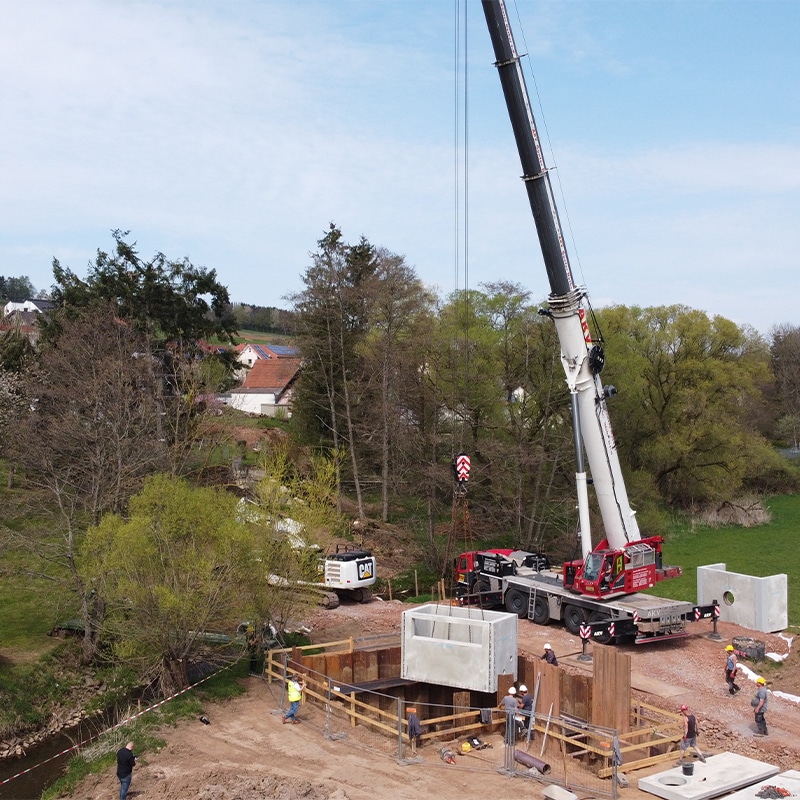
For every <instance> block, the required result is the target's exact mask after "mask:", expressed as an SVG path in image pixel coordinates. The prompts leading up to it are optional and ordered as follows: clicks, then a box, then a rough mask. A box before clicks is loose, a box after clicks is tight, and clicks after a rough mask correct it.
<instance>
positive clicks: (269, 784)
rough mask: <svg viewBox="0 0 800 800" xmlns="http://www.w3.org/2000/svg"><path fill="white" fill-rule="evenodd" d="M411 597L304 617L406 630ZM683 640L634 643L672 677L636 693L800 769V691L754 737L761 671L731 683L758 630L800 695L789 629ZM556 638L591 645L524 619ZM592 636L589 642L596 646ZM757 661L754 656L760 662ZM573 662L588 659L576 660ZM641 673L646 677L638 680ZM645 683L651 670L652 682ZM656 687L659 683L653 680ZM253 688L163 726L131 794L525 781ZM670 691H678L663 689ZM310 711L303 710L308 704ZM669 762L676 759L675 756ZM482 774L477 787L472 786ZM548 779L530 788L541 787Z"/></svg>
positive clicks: (323, 793) (101, 779)
mask: <svg viewBox="0 0 800 800" xmlns="http://www.w3.org/2000/svg"><path fill="white" fill-rule="evenodd" d="M407 608H408V606H407V605H402V604H400V603H398V602H383V601H380V600H373V602H372V603H370V604H368V605H355V604H343V605H341V606H340V607H339V608H337V609H334V610H331V611H324V610H322V609H320V610H319V611H317V612H314V613H313V614H312V615H311V616H310V617H309V619H308V620H307V621H306V622H307V623H308V624H309V625H310V626H311V627H312V634H311V636H312V640H313V641H314V642H324V641H334V640H337V639H341V638H346V637H349V636H354V637H356V638H357V637H362V636H374V635H377V634H382V633H386V632H390V631H398V632H399V624H400V615H401V613H402V611H403V610H405V609H407ZM692 631H693V632H692V635H691V636H690V637H689V638H688V639H687V640H685V641H682V642H672V643H663V644H658V645H650V646H645V647H642V646H640V647H638V648H637V647H635V646H633V645H631V646H630V647H626V648H625V651H626V652H629V653H630V654H631V658H632V672H633V674H634V676H637V675H638V676H645V677H647V676H649V677H650V678H655V679H657V680H658V681H659V682H660V681H663V682H666V683H667V684H670V690H669V691H662V692H661V694H658V693H653V691H651V692H648V693H642V692H641V691H639V690H635V691H634V694H635V695H638V696H641V698H642V699H644V700H646V701H647V702H648V703H651V704H653V705H656V706H659V707H662V708H665V709H669V710H674V711H677V710H678V709H679V708H680V705H681V704H682V703H686V704H687V705H689V706H690V707H691V708H692V709H693V710H694V712H695V713H696V715H697V717H698V722H699V725H700V731H701V735H700V739H699V742H698V743H699V745H700V747H701V748H702V749H703V750H704V751H705V752H706V753H710V754H713V753H719V752H724V751H731V752H735V753H739V754H741V755H745V756H748V757H750V758H756V759H759V760H762V761H766V762H768V763H771V764H775V765H777V766H780V767H781V768H782V769H795V768H797V765H798V764H799V763H800V739H798V737H797V733H796V726H797V720H798V705H799V704H798V702H796V701H793V700H790V699H784V698H782V697H780V696H778V695H776V694H773V695H772V696H771V697H770V700H769V711H768V713H767V722H768V725H769V731H770V735H769V737H767V738H759V737H755V736H754V735H753V734H754V732H755V727H754V725H753V714H752V711H751V708H750V704H749V700H750V698H751V697H752V695H753V694H754V692H755V684H754V682H753V681H754V677H755V676H753V680H749V679H747V678H742V679H741V680H740V681H739V683H740V684H741V685H742V687H743V689H742V691H741V693H740V694H739V695H737V696H735V697H732V696H730V695H729V694H728V691H727V687H726V685H725V681H724V674H723V667H724V647H725V645H726V644H727V643H730V641H731V640H732V638H733V637H734V636H752V637H753V638H756V639H759V640H762V641H764V642H765V643H766V649H767V652H775V653H780V654H785V653H789V654H790V655H789V658H788V659H787V660H786V661H785V662H784V663H783V664H782V665H781V666H780V667H774V666H770V667H769V668H767V667H764V666H763V665H762V668H763V669H765V670H766V672H765V675H766V677H767V679H768V680H769V684H768V685H769V688H770V689H772V691H773V692H776V691H781V692H785V693H787V694H789V695H793V696H794V697H798V696H800V657H798V654H797V651H796V649H794V650H790V643H789V642H788V641H787V640H786V639H783V638H781V637H778V636H770V635H765V634H761V633H758V632H754V631H748V630H745V629H743V628H739V627H738V626H735V625H731V624H725V623H720V624H719V625H718V632H719V634H720V635H721V636H722V637H723V639H722V641H714V640H711V639H709V638H708V634H709V633H711V631H712V627H711V623H706V622H700V623H695V624H694V626H692ZM545 642H550V643H551V644H552V646H553V649H554V650H555V651H556V653H557V654H558V655H559V656H560V657H564V656H567V655H568V654H577V653H580V651H581V644H580V640H579V639H578V638H577V637H574V636H572V635H571V634H569V633H568V632H567V631H566V630H564V629H562V628H558V627H552V626H550V627H539V626H536V625H534V624H533V623H529V622H527V621H525V620H521V621H520V624H519V649H520V650H523V651H527V652H529V653H533V654H540V653H541V652H542V651H543V645H544V643H545ZM590 647H591V645H590ZM751 666H752V667H753V668H756V665H755V664H752V665H751ZM563 668H564V669H568V670H573V669H574V670H578V669H581V668H582V667H579V666H575V665H573V664H566V665H564V666H563ZM633 683H634V685H635V684H636V683H637V680H636V677H634V680H633ZM643 683H646V681H643ZM655 685H656V687H657V686H659V685H661V684H660V683H656V684H655ZM247 689H248V691H247V693H246V694H244V695H243V696H242V697H239V698H236V699H234V700H232V701H229V702H227V703H224V704H219V705H213V706H211V707H209V708H208V709H206V712H205V713H206V716H207V717H208V718H209V720H210V722H211V724H210V725H203V724H201V723H200V722H199V721H187V722H183V723H181V724H180V725H178V726H177V727H176V728H168V729H166V730H164V731H162V734H161V735H162V738H164V739H165V740H166V741H167V745H166V747H164V748H163V749H162V750H161V751H160V752H158V753H144V754H142V758H141V760H140V763H139V765H138V766H137V767H136V768H135V770H134V777H133V783H132V786H131V791H130V793H129V797H134V798H142V799H144V798H163V800H167V798H169V800H182V799H183V798H189V797H192V798H201V799H202V800H255V799H256V798H277V799H278V800H294V799H295V798H305V800H373V799H374V797H375V796H376V795H378V796H380V797H381V798H383V800H407V798H412V797H435V798H437V800H464V798H465V797H470V796H476V795H478V794H480V796H486V797H495V798H501V797H510V796H512V794H517V793H518V792H519V788H518V787H516V786H514V788H513V789H512V784H511V783H510V781H512V780H517V779H514V778H510V777H508V776H506V775H504V774H502V773H501V772H487V771H486V770H485V767H484V769H483V770H481V771H475V770H473V769H472V768H471V767H470V764H469V757H464V758H460V759H459V760H458V762H457V764H456V765H447V764H445V763H444V762H442V761H441V759H440V758H439V756H438V751H437V750H436V748H435V747H431V748H430V749H428V748H423V749H422V750H421V751H420V752H419V755H420V756H421V757H422V758H423V760H424V762H425V764H424V768H420V766H418V765H415V764H411V765H401V764H399V763H398V761H397V755H396V753H395V754H394V756H392V755H390V754H388V753H387V754H386V755H385V756H384V755H382V754H376V753H375V752H370V751H367V750H362V749H359V748H357V747H353V746H348V745H345V744H343V743H341V742H336V741H329V740H327V739H326V738H325V737H324V736H323V735H321V733H320V730H319V729H316V728H315V727H314V726H312V725H310V724H309V725H305V726H304V725H303V724H302V723H301V724H300V725H290V726H284V725H282V723H281V716H280V715H279V713H278V711H277V702H276V695H274V694H273V689H271V688H270V686H268V685H267V684H266V683H264V682H263V681H262V680H260V679H259V678H249V679H247ZM664 695H668V696H664ZM301 716H302V711H301ZM668 766H672V762H669V764H668ZM664 768H665V766H664V765H662V766H659V767H656V768H650V769H649V770H642V771H639V772H631V773H628V779H629V781H630V787H629V788H625V789H620V790H619V796H620V798H623V800H626V799H627V798H630V800H634V798H636V800H640V798H648V800H652V797H653V796H652V795H649V794H645V793H643V792H640V791H639V790H638V789H637V788H636V781H637V779H638V778H640V777H643V776H645V775H649V774H652V773H653V772H659V771H661V770H663V769H664ZM476 781H479V782H480V790H479V792H477V791H475V790H474V786H475V783H476ZM538 786H539V784H536V783H532V784H528V786H527V787H526V794H527V793H534V792H535V793H536V794H537V795H539V794H540V792H538V791H536V787H538ZM117 791H118V782H117V780H116V778H115V776H114V775H113V774H108V775H103V776H93V777H91V778H89V779H87V780H86V781H85V782H84V783H83V784H82V785H81V786H80V788H79V790H78V791H77V792H76V794H75V795H74V796H75V797H76V798H79V800H101V798H102V800H107V798H111V797H115V796H116V794H117Z"/></svg>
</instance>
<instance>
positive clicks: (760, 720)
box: [750, 677, 767, 736]
mask: <svg viewBox="0 0 800 800" xmlns="http://www.w3.org/2000/svg"><path fill="white" fill-rule="evenodd" d="M756 685H757V687H758V688H757V689H756V696H755V697H754V698H753V699H752V700H751V701H750V704H751V705H752V706H753V711H754V712H755V715H756V727H757V728H758V733H757V734H756V736H766V735H767V720H766V717H765V716H764V715H765V714H766V713H767V682H766V681H765V680H764V679H763V678H761V677H759V678H758V680H756Z"/></svg>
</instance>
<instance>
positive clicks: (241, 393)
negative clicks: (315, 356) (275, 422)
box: [228, 358, 300, 417]
mask: <svg viewBox="0 0 800 800" xmlns="http://www.w3.org/2000/svg"><path fill="white" fill-rule="evenodd" d="M299 374H300V359H299V358H270V359H263V358H260V359H257V360H256V361H255V362H254V364H253V366H252V367H251V369H250V370H249V371H248V373H247V377H246V378H245V379H244V383H243V384H242V385H241V386H240V387H239V388H238V389H232V390H231V392H230V400H229V401H228V404H229V405H230V407H231V408H236V409H238V410H239V411H246V412H247V413H249V414H259V415H262V416H270V417H276V416H278V415H280V414H285V415H286V416H287V417H289V416H291V401H292V394H293V392H294V385H295V383H296V381H297V378H298V376H299Z"/></svg>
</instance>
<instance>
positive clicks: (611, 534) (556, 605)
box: [456, 0, 715, 642]
mask: <svg viewBox="0 0 800 800" xmlns="http://www.w3.org/2000/svg"><path fill="white" fill-rule="evenodd" d="M482 5H483V10H484V15H485V17H486V23H487V26H488V28H489V35H490V37H491V40H492V45H493V48H494V53H495V58H496V62H495V66H496V67H497V70H498V74H499V76H500V83H501V86H502V89H503V94H504V96H505V100H506V105H507V107H508V113H509V117H510V119H511V127H512V129H513V132H514V138H515V140H516V143H517V149H518V151H519V157H520V161H521V164H522V170H523V175H522V180H523V181H524V183H525V188H526V190H527V193H528V200H529V202H530V207H531V211H532V212H533V219H534V222H535V224H536V231H537V234H538V237H539V244H540V247H541V250H542V256H543V259H544V263H545V269H546V271H547V277H548V279H549V282H550V295H549V297H548V308H547V310H545V311H543V312H542V313H543V314H546V315H547V316H548V317H549V318H551V319H552V320H553V322H554V324H555V326H556V333H557V335H558V340H559V344H560V348H561V363H562V365H563V367H564V372H565V375H566V382H567V387H568V389H569V393H570V405H571V412H572V421H573V438H574V445H575V453H576V475H575V480H576V488H577V498H578V522H579V528H580V542H581V559H579V560H573V561H568V562H566V563H564V564H563V566H562V570H561V573H560V574H557V575H553V574H552V572H550V573H547V572H545V571H544V570H543V569H542V568H541V566H542V564H541V557H539V558H531V556H532V555H534V556H539V554H529V553H524V552H513V553H510V554H503V553H499V552H494V553H491V552H487V553H465V554H462V555H461V556H460V557H459V558H458V560H457V564H456V566H457V574H458V580H457V588H456V593H457V595H458V596H460V598H461V601H462V602H465V603H470V602H480V603H481V604H483V605H489V604H495V603H499V602H502V603H503V604H504V605H505V607H506V608H507V610H509V611H512V612H514V613H517V614H518V615H519V616H526V615H527V616H528V617H529V618H531V619H533V620H534V621H535V622H538V623H540V624H546V623H547V622H548V621H550V620H551V619H559V620H562V621H564V623H565V625H566V626H567V628H568V629H569V630H571V631H572V632H573V633H575V634H577V633H578V632H579V630H580V628H581V627H582V626H583V625H584V623H587V622H592V623H595V624H594V625H593V626H592V635H593V636H594V637H595V638H598V639H601V640H606V641H608V640H610V639H612V638H616V637H619V636H625V635H634V636H636V641H637V642H638V641H645V640H649V639H652V638H663V637H664V636H670V637H672V636H682V635H685V622H686V621H687V620H690V619H692V620H693V619H699V618H706V617H710V616H713V615H714V613H715V609H714V607H713V606H712V607H703V608H698V607H693V606H692V605H691V604H690V603H682V602H678V601H673V600H665V599H663V598H656V597H652V596H649V595H643V594H640V592H641V590H643V589H649V588H651V587H653V586H654V585H655V584H656V583H658V582H659V581H662V580H665V579H667V578H671V577H676V576H678V575H680V574H681V572H682V570H681V568H680V567H665V566H664V565H663V562H662V552H661V546H662V539H661V537H660V536H650V537H644V538H643V537H642V535H641V533H640V532H639V526H638V523H637V521H636V515H635V512H634V511H633V509H632V508H631V507H630V504H629V501H628V496H627V491H626V489H625V482H624V480H623V477H622V470H621V467H620V462H619V456H618V453H617V446H616V442H615V440H614V434H613V432H612V429H611V421H610V419H609V415H608V408H607V402H606V401H607V400H608V399H609V398H611V397H613V396H614V394H616V390H615V389H614V387H613V386H604V385H603V384H602V381H601V380H600V373H601V372H602V369H603V366H604V364H605V355H604V353H603V348H602V345H601V344H599V343H596V342H594V341H593V340H592V336H591V333H590V330H589V318H588V316H587V309H588V310H591V307H590V304H589V300H588V293H587V290H586V288H585V287H584V286H580V285H578V284H576V283H575V281H574V279H573V275H572V269H571V267H570V263H569V257H568V255H567V248H566V245H565V242H564V237H563V234H562V231H561V224H560V221H559V217H558V210H557V208H556V204H555V200H554V198H553V191H552V187H551V184H550V175H549V172H548V168H547V166H546V164H545V160H544V153H543V151H542V147H541V144H540V141H539V135H538V132H537V129H536V122H535V119H534V116H533V112H532V111H531V105H530V99H529V97H528V92H527V88H526V85H525V78H524V75H523V71H522V65H521V56H520V55H519V53H518V52H517V48H516V45H515V43H514V36H513V33H512V31H511V25H510V23H509V19H508V14H507V10H506V6H505V2H504V0H482ZM584 452H585V455H586V460H588V467H589V474H591V480H590V479H589V477H588V475H587V469H586V464H585V460H584ZM590 483H591V485H592V486H593V488H594V493H595V496H596V500H597V504H598V507H599V510H600V516H601V519H602V522H603V527H604V532H605V538H603V540H602V541H600V542H599V544H597V546H596V547H594V548H593V547H592V536H591V527H590V520H589V493H588V486H589V484H590ZM612 623H613V624H612Z"/></svg>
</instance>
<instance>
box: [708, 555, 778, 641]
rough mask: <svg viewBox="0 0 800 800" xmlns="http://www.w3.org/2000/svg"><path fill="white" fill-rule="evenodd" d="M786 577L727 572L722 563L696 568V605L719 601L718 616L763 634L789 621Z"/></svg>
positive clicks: (724, 620)
mask: <svg viewBox="0 0 800 800" xmlns="http://www.w3.org/2000/svg"><path fill="white" fill-rule="evenodd" d="M787 598H788V579H787V577H786V575H784V574H783V573H781V574H779V575H767V576H766V577H764V578H757V577H755V576H754V575H742V574H740V573H738V572H728V571H727V570H726V569H725V564H706V565H705V566H702V567H698V568H697V600H698V603H699V604H700V605H708V604H710V603H711V602H713V601H714V600H717V601H719V608H720V619H721V620H722V621H723V622H733V623H735V624H736V625H741V626H742V627H745V628H751V629H752V630H756V631H763V632H764V633H774V632H775V631H782V630H784V629H785V628H786V626H787V625H788V624H789V612H788V608H787Z"/></svg>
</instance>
